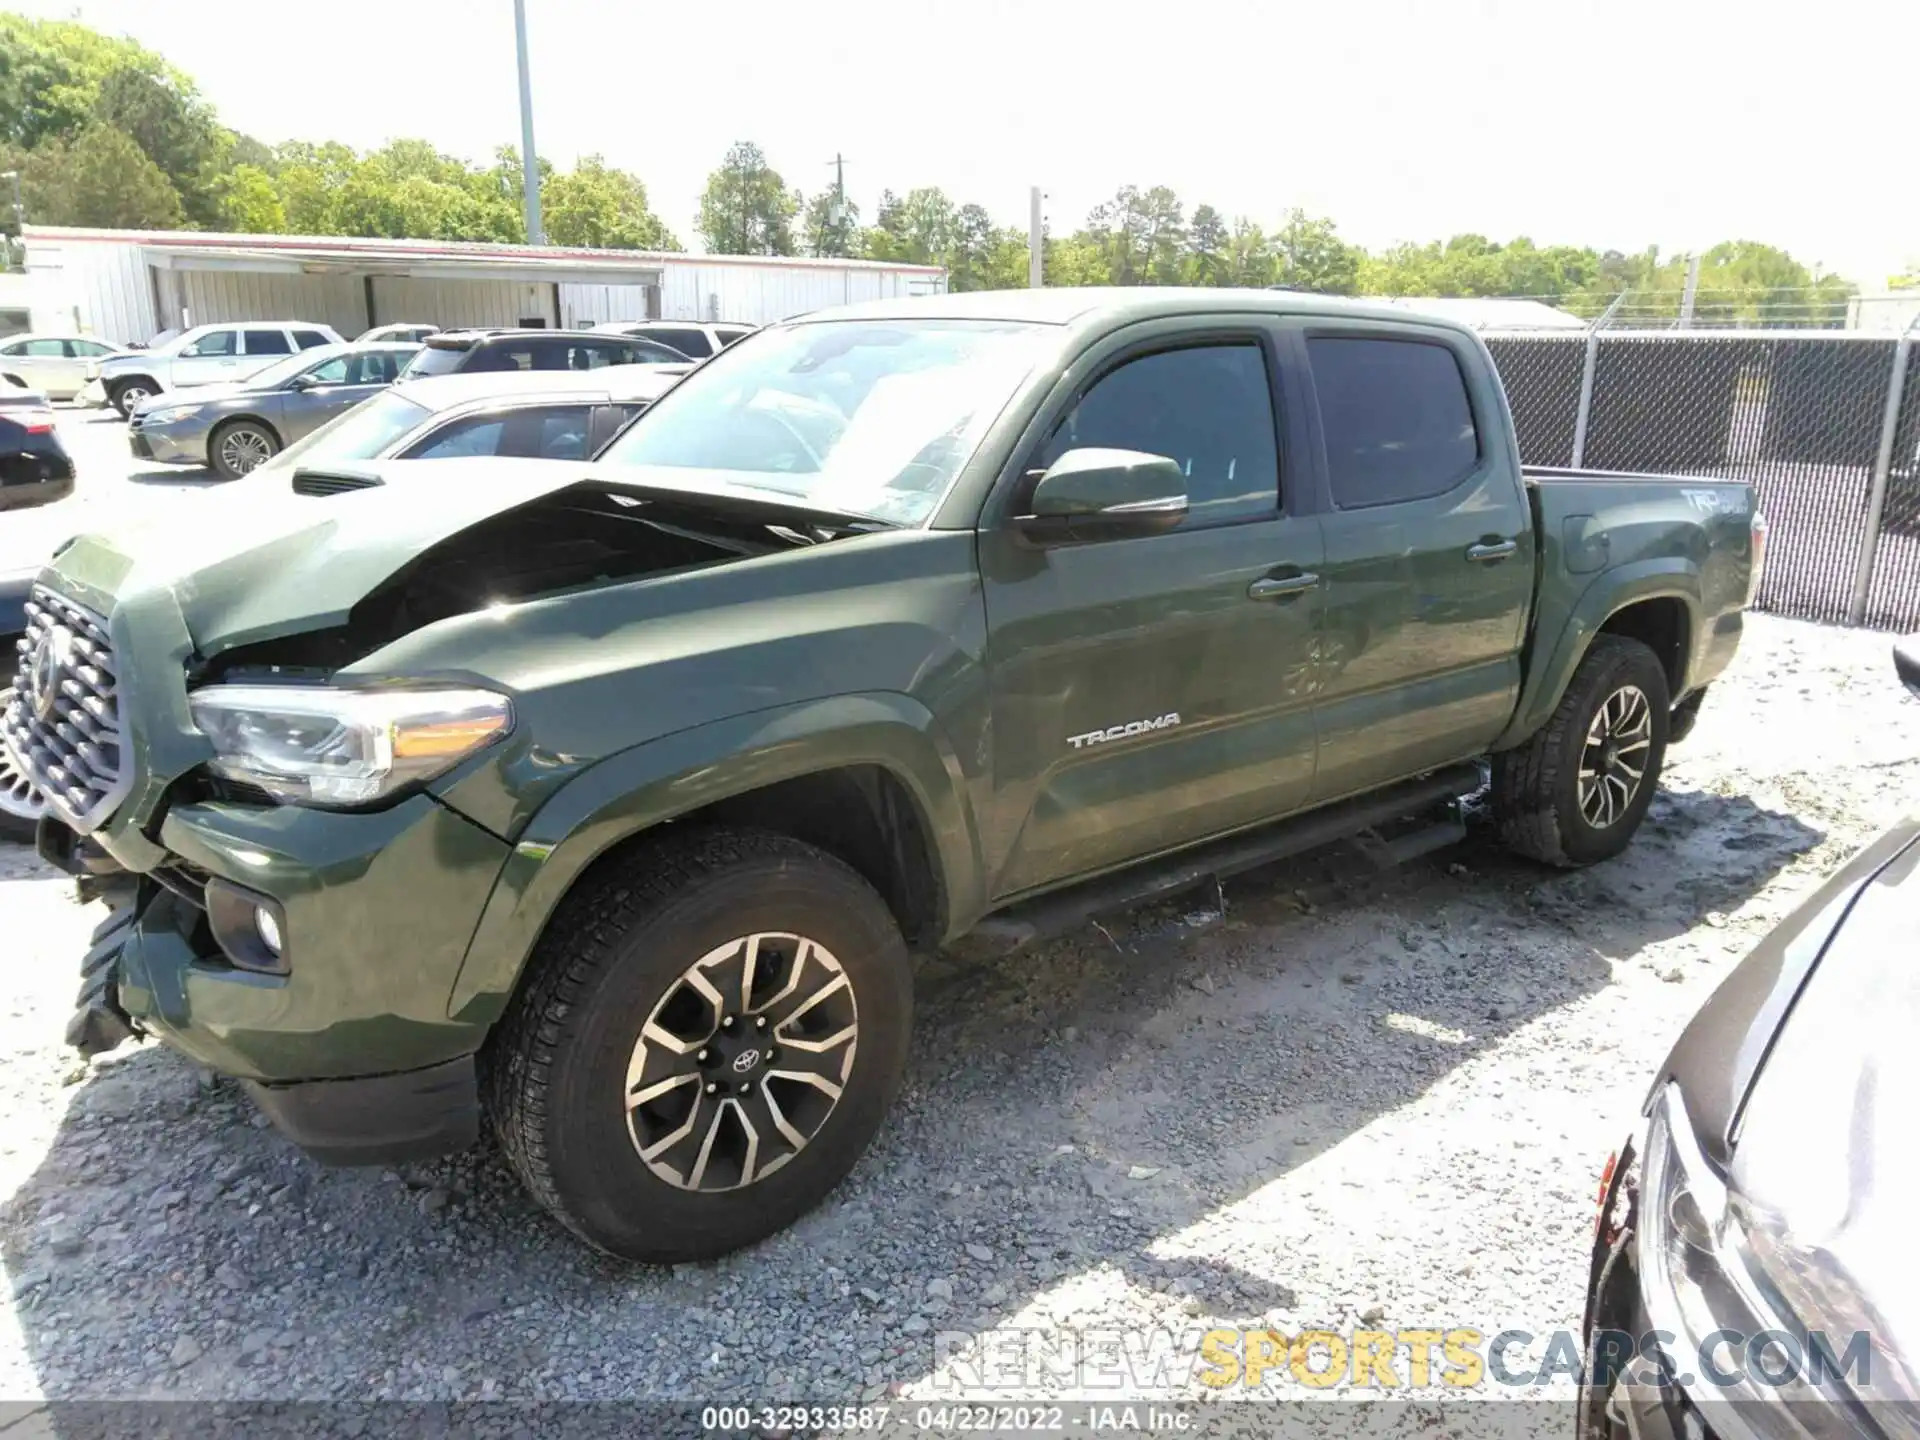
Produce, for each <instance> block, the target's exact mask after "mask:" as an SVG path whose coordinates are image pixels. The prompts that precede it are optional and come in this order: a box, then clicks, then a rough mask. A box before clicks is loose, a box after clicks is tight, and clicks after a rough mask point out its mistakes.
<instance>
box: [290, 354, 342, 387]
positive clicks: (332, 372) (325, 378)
mask: <svg viewBox="0 0 1920 1440" xmlns="http://www.w3.org/2000/svg"><path fill="white" fill-rule="evenodd" d="M301 373H302V374H304V375H306V376H308V377H309V378H310V379H311V380H312V381H313V383H314V384H316V385H344V384H346V383H347V357H346V356H344V355H336V356H334V357H333V358H332V359H331V360H326V361H322V362H321V363H320V364H318V365H316V366H314V367H313V368H312V369H311V370H305V371H302V372H301Z"/></svg>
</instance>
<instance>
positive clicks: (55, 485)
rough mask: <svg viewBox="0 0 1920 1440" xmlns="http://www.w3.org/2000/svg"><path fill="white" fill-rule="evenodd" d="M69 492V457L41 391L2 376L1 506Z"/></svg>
mask: <svg viewBox="0 0 1920 1440" xmlns="http://www.w3.org/2000/svg"><path fill="white" fill-rule="evenodd" d="M72 493H73V457H72V456H70V455H69V454H67V447H66V446H65V445H62V444H61V443H60V432H59V431H58V430H56V429H55V428H54V423H53V406H52V403H51V402H50V401H49V400H48V399H47V397H46V395H45V394H44V393H42V392H41V391H39V390H28V389H25V388H23V387H21V386H18V385H11V384H8V383H6V382H5V381H0V510H24V509H26V508H28V507H29V506H33V505H47V504H50V503H52V502H53V501H55V500H64V499H66V497H67V496H69V495H71V494H72Z"/></svg>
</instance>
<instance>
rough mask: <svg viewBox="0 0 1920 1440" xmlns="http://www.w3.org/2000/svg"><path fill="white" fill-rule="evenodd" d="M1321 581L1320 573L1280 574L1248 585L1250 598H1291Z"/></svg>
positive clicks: (1248, 596)
mask: <svg viewBox="0 0 1920 1440" xmlns="http://www.w3.org/2000/svg"><path fill="white" fill-rule="evenodd" d="M1319 583H1320V577H1319V576H1318V575H1279V576H1268V577H1267V578H1266V579H1264V580H1256V581H1254V582H1253V583H1252V584H1251V585H1249V586H1247V598H1248V599H1249V600H1291V599H1292V598H1293V597H1294V596H1296V595H1304V594H1306V592H1307V591H1309V590H1311V589H1313V588H1314V587H1315V586H1316V585H1318V584H1319Z"/></svg>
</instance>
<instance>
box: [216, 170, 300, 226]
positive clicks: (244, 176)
mask: <svg viewBox="0 0 1920 1440" xmlns="http://www.w3.org/2000/svg"><path fill="white" fill-rule="evenodd" d="M215 203H216V205H217V207H218V208H217V212H216V216H215V220H216V223H217V224H218V225H219V226H220V228H221V229H222V230H240V231H244V232H246V233H248V234H252V235H272V234H278V233H281V232H283V231H285V230H286V228H287V212H286V209H285V207H284V206H282V205H281V203H280V192H279V190H278V189H276V188H275V186H274V183H273V176H271V175H269V174H268V173H267V172H266V171H265V170H263V169H261V168H260V167H259V166H258V165H236V166H234V167H233V168H232V169H231V170H229V171H228V172H227V173H226V174H225V175H224V176H222V177H221V178H220V180H219V182H218V184H217V187H216V190H215Z"/></svg>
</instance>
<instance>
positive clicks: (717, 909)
mask: <svg viewBox="0 0 1920 1440" xmlns="http://www.w3.org/2000/svg"><path fill="white" fill-rule="evenodd" d="M529 969H530V974H529V976H528V979H527V980H526V982H525V984H524V986H523V988H522V990H521V993H520V994H519V995H518V996H517V997H516V998H515V1001H514V1003H513V1006H512V1007H511V1009H510V1010H509V1012H508V1015H507V1017H506V1019H505V1020H503V1021H502V1023H501V1027H500V1030H499V1032H498V1033H497V1034H496V1035H495V1037H494V1039H493V1041H492V1042H491V1044H490V1048H489V1052H488V1055H487V1065H486V1070H487V1107H488V1110H489V1113H490V1117H491V1120H492V1122H493V1126H494V1130H495V1133H496V1134H497V1135H498V1137H499V1140H500V1146H501V1149H502V1150H503V1151H504V1152H505V1154H506V1156H507V1159H508V1161H509V1163H510V1164H511V1165H512V1166H513V1168H514V1170H515V1171H516V1172H517V1173H518V1174H519V1176H520V1179H521V1180H522V1182H523V1183H524V1184H525V1185H526V1187H527V1189H528V1190H529V1191H530V1192H531V1193H532V1194H533V1196H534V1198H535V1199H537V1200H539V1201H540V1203H541V1204H542V1205H544V1206H545V1207H546V1208H547V1209H548V1210H549V1211H550V1212H551V1213H552V1214H553V1215H554V1216H555V1217H556V1218H557V1219H559V1220H560V1221H561V1223H562V1224H564V1225H566V1226H567V1228H568V1229H570V1230H572V1231H573V1232H574V1233H575V1234H576V1235H579V1236H580V1237H581V1238H582V1239H584V1240H586V1241H588V1242H589V1243H590V1244H593V1245H596V1246H598V1247H599V1248H601V1249H603V1250H606V1251H609V1252H611V1253H613V1254H615V1255H620V1256H624V1257H626V1258H628V1259H632V1260H646V1261H654V1262H659V1263H676V1262H680V1261H686V1260H700V1259H706V1258H709V1257H711V1256H715V1255H721V1254H724V1253H726V1252H727V1251H729V1250H735V1249H738V1248H739V1247H740V1246H742V1245H748V1244H751V1243H753V1242H754V1241H756V1240H760V1239H763V1238H765V1237H766V1236H768V1235H771V1234H773V1233H775V1232H776V1231H778V1230H781V1229H783V1228H784V1227H785V1226H787V1225H789V1224H791V1223H792V1222H793V1221H794V1220H796V1219H797V1218H799V1217H800V1216H801V1215H803V1214H805V1213H806V1212H807V1211H808V1210H810V1209H812V1208H813V1207H814V1206H815V1205H816V1204H818V1203H819V1202H820V1201H821V1200H822V1199H823V1198H825V1196H826V1195H827V1194H828V1192H829V1191H831V1190H832V1189H833V1188H834V1187H835V1186H836V1185H838V1184H839V1183H840V1181H841V1180H842V1179H844V1178H845V1177H846V1175H847V1173H848V1172H849V1171H850V1170H852V1169H853V1166H854V1164H855V1162H856V1161H858V1160H859V1158H860V1156H861V1154H862V1153H863V1152H864V1151H865V1150H866V1148H867V1145H868V1143H869V1142H870V1141H871V1140H872V1138H873V1136H874V1133H875V1131H877V1130H878V1129H879V1127H880V1122H881V1120H882V1119H883V1118H884V1117H885V1115H886V1112H887V1109H888V1107H889V1106H890V1105H891V1104H892V1102H893V1097H894V1095H895V1093H896V1092H897V1091H898V1089H899V1087H900V1080H901V1076H902V1074H903V1072H904V1070H905V1067H906V1059H907V1042H908V1037H909V1032H910V1030H911V1027H912V1012H913V986H912V976H911V971H910V967H909V964H908V959H907V952H906V946H905V943H904V942H903V941H902V939H901V936H900V930H899V926H898V925H897V924H896V923H895V922H894V918H893V915H892V914H891V912H890V911H888V909H887V907H886V905H885V903H884V902H883V901H882V900H881V899H880V897H879V895H877V894H876V893H875V892H874V890H873V887H872V886H870V885H869V884H867V882H866V881H865V880H863V879H862V878H861V877H860V876H859V875H858V874H856V873H855V872H854V871H853V870H851V869H850V868H849V867H847V866H846V865H844V864H842V863H841V862H840V861H839V860H836V859H835V858H833V857H832V856H830V855H827V854H824V853H823V852H821V851H819V850H816V849H814V848H813V847H812V846H809V845H803V844H801V843H800V842H799V841H796V840H791V839H788V838H786V837H785V836H780V835H772V834H765V833H761V832H754V831H737V830H713V831H706V832H702V833H697V834H694V835H691V836H687V837H685V838H677V839H667V840H662V841H659V842H656V843H652V844H648V845H643V846H640V847H637V848H635V849H634V850H632V851H630V852H629V853H628V854H626V855H624V856H622V857H619V858H618V859H616V860H614V861H612V862H611V863H610V864H609V865H608V866H607V867H605V868H604V869H602V870H601V871H600V872H598V873H596V874H594V875H591V876H589V877H587V879H586V880H585V881H584V882H583V883H582V885H581V886H579V887H577V888H576V890H575V892H574V893H573V894H571V895H569V896H568V897H567V900H566V901H565V903H564V905H563V907H562V909H561V911H560V913H559V914H558V915H556V916H555V918H554V920H553V922H552V924H551V925H550V926H549V927H548V930H547V933H546V934H545V935H544V936H543V937H542V939H541V942H540V945H539V947H538V948H537V950H536V951H535V954H534V957H533V960H532V961H531V962H530V967H529Z"/></svg>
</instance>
